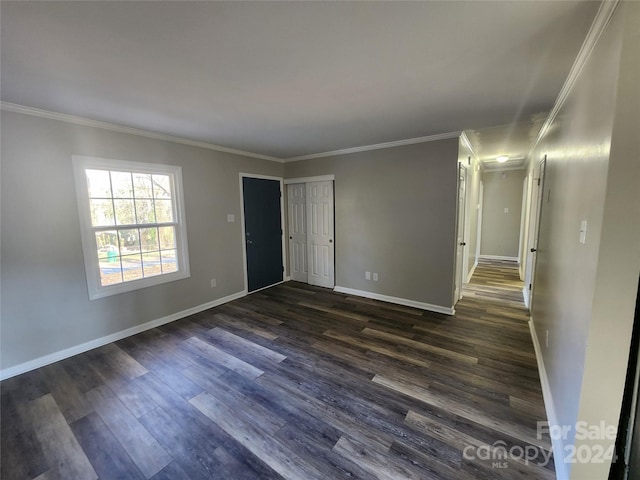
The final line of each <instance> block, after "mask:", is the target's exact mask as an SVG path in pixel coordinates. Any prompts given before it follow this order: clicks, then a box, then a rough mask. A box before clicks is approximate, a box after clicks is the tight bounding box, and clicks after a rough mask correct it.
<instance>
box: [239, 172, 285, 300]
mask: <svg viewBox="0 0 640 480" xmlns="http://www.w3.org/2000/svg"><path fill="white" fill-rule="evenodd" d="M242 191H243V202H244V233H245V248H246V252H247V284H248V285H247V286H248V290H249V292H253V291H255V290H259V289H261V288H264V287H268V286H269V285H273V284H275V283H278V282H281V281H282V280H283V275H284V267H283V262H282V216H281V211H280V182H279V181H278V180H268V179H263V178H248V177H244V178H243V179H242Z"/></svg>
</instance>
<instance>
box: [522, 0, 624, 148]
mask: <svg viewBox="0 0 640 480" xmlns="http://www.w3.org/2000/svg"><path fill="white" fill-rule="evenodd" d="M618 3H619V0H604V1H603V2H602V3H601V4H600V8H599V9H598V13H596V16H595V18H594V19H593V23H591V28H589V32H588V33H587V36H586V37H585V39H584V42H583V43H582V46H581V47H580V51H579V52H578V56H577V57H576V59H575V61H574V62H573V65H572V66H571V70H570V71H569V75H568V76H567V79H566V80H565V82H564V85H563V86H562V89H561V90H560V93H559V94H558V98H556V102H555V104H554V105H553V108H552V109H551V111H550V112H549V116H548V117H547V119H546V120H545V122H544V123H543V124H542V128H540V132H538V137H537V138H536V141H535V143H534V144H533V147H531V150H530V152H533V151H534V150H535V148H536V147H537V146H538V144H539V143H540V141H541V140H542V139H543V138H544V136H545V135H546V133H547V131H548V130H549V128H550V127H551V124H552V123H553V121H554V120H555V118H556V117H557V116H558V113H559V112H560V109H561V108H562V106H563V105H564V102H566V100H567V97H568V96H569V93H571V90H572V89H573V85H574V84H575V83H576V80H577V79H578V77H579V76H580V73H581V72H582V69H583V68H584V66H585V64H586V63H587V60H588V59H589V57H590V56H591V52H593V49H594V48H595V46H596V44H597V43H598V40H599V39H600V36H601V35H602V33H603V32H604V30H605V28H606V27H607V25H608V24H609V21H610V20H611V17H612V16H613V13H614V12H615V10H616V7H617V6H618Z"/></svg>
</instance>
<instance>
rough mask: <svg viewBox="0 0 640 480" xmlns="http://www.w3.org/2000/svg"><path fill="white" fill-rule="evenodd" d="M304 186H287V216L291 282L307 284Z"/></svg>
mask: <svg viewBox="0 0 640 480" xmlns="http://www.w3.org/2000/svg"><path fill="white" fill-rule="evenodd" d="M305 192H306V185H305V184H304V183H295V184H290V185H287V205H288V208H287V210H288V214H289V265H290V276H291V280H296V281H299V282H305V283H307V281H308V278H307V212H306V199H305Z"/></svg>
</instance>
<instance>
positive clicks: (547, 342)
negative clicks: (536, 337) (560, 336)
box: [544, 330, 549, 348]
mask: <svg viewBox="0 0 640 480" xmlns="http://www.w3.org/2000/svg"><path fill="white" fill-rule="evenodd" d="M544 345H545V347H547V348H549V330H547V331H546V334H545V336H544Z"/></svg>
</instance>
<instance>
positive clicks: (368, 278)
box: [364, 272, 371, 280]
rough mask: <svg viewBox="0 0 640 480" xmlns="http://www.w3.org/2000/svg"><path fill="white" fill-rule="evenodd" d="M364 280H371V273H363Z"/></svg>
mask: <svg viewBox="0 0 640 480" xmlns="http://www.w3.org/2000/svg"><path fill="white" fill-rule="evenodd" d="M364 279H365V280H371V272H364Z"/></svg>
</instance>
